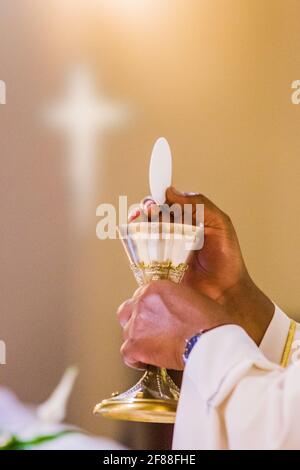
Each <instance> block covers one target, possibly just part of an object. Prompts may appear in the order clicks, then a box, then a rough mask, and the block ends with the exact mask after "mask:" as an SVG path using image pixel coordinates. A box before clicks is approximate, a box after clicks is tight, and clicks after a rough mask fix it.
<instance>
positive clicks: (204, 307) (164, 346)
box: [118, 281, 242, 370]
mask: <svg viewBox="0 0 300 470" xmlns="http://www.w3.org/2000/svg"><path fill="white" fill-rule="evenodd" d="M118 317H119V321H120V323H121V325H122V326H123V338H124V343H123V345H122V347H121V354H122V356H123V359H124V362H125V363H126V364H127V365H129V366H131V367H136V368H143V367H144V364H151V365H154V366H158V367H165V368H167V369H175V370H182V369H183V365H184V364H183V360H182V355H183V352H184V348H185V341H186V339H189V338H191V337H192V336H193V335H195V334H196V333H199V332H200V331H202V330H206V329H211V328H213V327H216V326H219V325H223V324H227V323H236V324H240V323H241V322H242V317H238V316H237V317H233V316H232V315H230V314H229V313H228V312H227V311H226V309H225V308H224V307H222V306H221V305H219V304H218V303H217V302H215V301H213V300H211V299H209V298H208V297H206V296H204V295H200V294H199V293H197V292H196V291H195V290H194V289H191V288H190V287H188V286H184V285H180V284H175V283H173V282H170V281H153V282H152V283H150V284H148V285H146V286H144V287H142V288H139V289H138V290H137V291H136V293H135V294H134V296H133V298H132V299H130V300H128V301H126V302H124V304H122V305H121V306H120V308H119V310H118Z"/></svg>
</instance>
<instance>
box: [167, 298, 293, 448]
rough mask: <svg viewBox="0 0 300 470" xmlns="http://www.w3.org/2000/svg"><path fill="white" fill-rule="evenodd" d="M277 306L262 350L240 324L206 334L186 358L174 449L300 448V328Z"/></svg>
mask: <svg viewBox="0 0 300 470" xmlns="http://www.w3.org/2000/svg"><path fill="white" fill-rule="evenodd" d="M290 324H291V320H290V319H289V318H288V317H287V315H285V313H283V312H282V311H281V310H280V309H279V308H278V307H277V306H276V308H275V313H274V316H273V319H272V321H271V323H270V325H269V328H268V330H267V331H266V334H265V336H264V338H263V340H262V343H261V345H260V348H258V347H257V345H256V344H255V343H254V342H253V341H252V339H251V338H250V337H249V336H248V335H247V334H246V332H245V331H244V330H243V329H242V328H240V327H238V326H235V325H226V326H221V327H219V328H216V329H214V330H212V331H210V332H207V333H205V334H204V335H203V336H201V338H200V340H199V341H198V343H197V344H196V345H195V347H194V349H193V350H192V352H191V354H190V357H189V359H188V361H187V364H186V367H185V370H184V376H183V383H182V388H181V394H180V400H179V405H178V410H177V417H176V423H175V430H174V438H173V449H184V450H188V449H190V450H195V449H213V450H217V449H219V450H222V449H224V450H225V449H273V450H275V449H300V427H299V422H300V325H299V324H297V325H296V331H295V335H294V338H293V344H292V348H291V352H290V356H289V363H288V366H287V367H286V368H283V367H281V366H280V361H281V358H282V354H283V351H284V348H285V344H286V341H287V337H288V334H289V329H290Z"/></svg>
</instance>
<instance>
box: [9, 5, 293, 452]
mask: <svg viewBox="0 0 300 470" xmlns="http://www.w3.org/2000/svg"><path fill="white" fill-rule="evenodd" d="M299 14H300V5H299V2H298V1H297V0H285V1H283V0H264V1H263V2H261V1H259V0H244V1H243V2H241V1H240V0H226V1H225V0H202V1H201V2H200V1H199V0H187V1H185V2H183V1H180V0H172V1H170V0H169V1H168V0H159V1H158V0H157V1H149V0H139V1H138V0H89V1H88V2H87V1H86V0H73V1H70V0H51V1H43V2H41V1H38V0H23V1H22V2H20V1H17V0H2V1H1V3H0V79H2V80H5V82H6V85H7V104H6V105H5V106H1V107H0V145H1V184H0V211H1V216H2V224H1V234H0V237H1V238H0V246H1V251H0V253H1V264H0V286H1V317H0V318H1V322H0V337H1V338H2V339H4V340H5V341H6V344H7V362H8V363H7V365H6V366H2V367H1V384H4V385H8V386H10V387H12V388H13V389H14V390H15V391H16V393H17V394H18V395H19V396H20V397H21V398H22V399H23V400H26V401H31V402H39V401H42V400H44V399H45V398H46V397H47V395H48V394H49V392H50V391H51V389H52V388H53V387H54V386H55V384H56V382H57V381H58V380H59V378H60V375H61V374H62V372H63V370H64V369H65V368H66V366H67V365H69V364H74V363H75V364H78V365H79V367H80V371H81V373H80V376H79V379H78V381H77V384H76V387H75V389H74V393H73V396H72V400H71V404H70V409H69V419H70V420H71V421H72V422H76V423H78V424H80V425H81V426H84V427H86V428H87V429H88V430H90V431H93V432H95V433H99V434H101V433H102V434H105V435H109V436H114V437H118V438H120V437H121V438H122V437H124V435H125V433H126V434H127V436H128V435H129V436H130V439H129V441H130V442H131V443H133V442H135V445H136V446H138V445H141V444H139V443H140V442H141V441H142V440H143V439H144V438H143V437H141V436H143V433H141V432H140V431H141V428H140V427H139V425H132V426H131V427H130V428H128V427H127V425H126V424H123V423H116V422H111V421H106V420H101V419H96V418H94V417H93V416H92V414H91V410H92V408H93V406H94V404H95V403H96V402H98V401H100V400H101V399H102V398H103V397H105V396H107V395H109V394H110V393H111V391H113V390H115V389H120V388H122V386H123V387H124V388H125V387H126V386H127V385H129V384H131V383H132V382H133V376H134V372H131V371H128V369H127V368H126V367H124V366H123V365H122V364H121V360H120V357H119V347H120V332H119V328H118V325H117V322H116V319H115V311H116V308H117V306H118V305H119V303H120V302H122V301H123V300H124V299H125V298H127V297H128V296H130V294H131V292H132V291H133V289H134V288H135V283H134V280H133V278H132V277H131V273H130V272H129V268H128V265H127V261H126V258H125V255H124V254H123V252H122V248H121V246H120V243H119V242H118V241H102V242H100V241H99V240H97V239H96V236H95V227H96V223H97V218H96V217H95V209H96V207H97V205H98V204H99V203H101V202H112V203H116V202H117V198H118V195H119V194H127V195H128V197H129V201H130V202H131V203H133V202H137V201H139V200H140V199H141V198H142V197H143V196H144V195H145V194H146V193H147V192H148V185H147V171H148V163H149V155H150V152H151V148H152V144H153V142H154V141H155V139H156V138H157V137H158V136H160V135H165V136H166V137H167V138H168V140H169V141H170V143H171V146H172V149H173V154H174V184H175V185H176V186H177V187H178V188H179V189H183V190H193V191H201V192H204V193H205V194H207V195H208V196H209V197H210V198H211V199H213V200H214V201H215V202H216V203H217V204H218V205H220V206H221V207H222V208H223V209H224V210H225V211H227V212H228V213H230V215H231V216H232V219H233V221H234V223H235V225H236V228H237V231H238V234H239V237H240V242H241V245H242V248H243V252H244V255H245V258H246V261H247V264H248V266H249V269H250V272H251V274H252V275H253V277H254V278H255V280H256V281H257V283H258V285H259V286H260V287H261V288H262V289H263V290H264V291H265V292H267V293H268V295H269V296H271V297H272V299H274V300H275V301H276V302H277V303H278V304H279V305H280V306H281V307H282V308H283V309H285V310H286V311H287V312H288V313H289V314H291V315H293V316H295V317H296V318H297V315H298V318H300V317H299V315H300V296H299V284H300V263H299V260H300V251H299V235H300V218H299V214H300V211H299V209H300V207H299V206H300V202H299V201H300V198H299V177H300V158H299V154H300V105H299V106H295V105H293V104H292V103H291V98H290V97H291V91H292V90H291V83H292V81H294V80H296V79H300V56H299V50H298V47H297V44H298V43H299V39H300V29H299V22H298V18H299ZM74 64H83V65H84V66H85V67H86V68H87V69H88V70H89V71H90V73H91V74H92V76H93V78H94V81H95V87H96V91H97V90H98V91H99V93H100V94H101V93H102V94H103V93H104V94H105V96H107V97H108V98H109V99H112V100H113V101H116V102H119V103H121V104H126V105H127V106H128V107H129V108H130V110H131V111H130V119H128V120H127V121H126V122H124V123H123V124H122V125H120V126H119V127H118V128H116V129H114V130H113V131H112V132H110V131H108V132H105V134H103V135H102V139H101V142H98V144H99V145H98V147H97V158H96V160H95V165H94V174H95V176H96V186H95V191H94V192H93V195H92V200H91V204H90V206H89V210H88V215H87V220H86V223H85V224H84V227H83V231H81V232H79V231H78V229H77V227H76V224H75V223H74V217H73V212H72V211H73V207H72V202H73V201H72V197H71V195H70V190H69V185H68V177H67V171H68V165H70V163H68V162H69V161H68V159H67V156H66V142H65V139H64V138H63V136H58V134H57V133H55V132H53V130H50V129H49V128H47V126H45V125H44V124H45V123H44V122H43V119H42V118H41V114H42V112H43V109H44V107H45V106H46V104H47V102H48V101H49V100H51V99H53V98H57V97H58V96H59V94H60V93H62V92H63V90H64V88H63V87H64V77H65V76H66V75H67V73H68V70H69V69H70V68H72V67H73V66H74ZM98 91H97V93H98ZM100 144H101V145H100ZM128 429H129V431H128ZM148 430H149V431H148V434H151V433H155V432H156V428H155V427H151V428H148ZM128 432H129V434H128ZM143 432H145V431H143ZM146 432H147V431H146ZM138 436H140V437H138ZM127 442H128V440H127Z"/></svg>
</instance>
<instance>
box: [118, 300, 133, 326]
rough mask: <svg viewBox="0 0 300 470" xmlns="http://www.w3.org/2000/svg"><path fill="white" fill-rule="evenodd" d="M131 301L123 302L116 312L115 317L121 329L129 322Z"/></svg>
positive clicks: (131, 307)
mask: <svg viewBox="0 0 300 470" xmlns="http://www.w3.org/2000/svg"><path fill="white" fill-rule="evenodd" d="M133 302H134V301H133V299H128V300H125V302H123V303H122V304H121V305H120V307H119V308H118V310H117V317H118V320H119V323H120V325H121V326H122V328H124V326H125V325H126V323H127V322H128V321H129V320H130V317H131V315H132V309H133Z"/></svg>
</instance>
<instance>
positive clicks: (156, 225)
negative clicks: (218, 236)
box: [94, 222, 204, 423]
mask: <svg viewBox="0 0 300 470" xmlns="http://www.w3.org/2000/svg"><path fill="white" fill-rule="evenodd" d="M203 232H204V230H203V226H197V227H196V226H193V225H186V224H178V223H168V222H139V223H130V224H126V225H122V226H120V227H119V233H120V237H121V239H122V242H123V245H124V248H125V251H126V253H127V256H128V258H129V261H130V267H131V269H132V271H133V274H134V276H135V279H136V281H137V283H138V285H139V286H143V285H145V284H147V283H149V282H152V281H156V280H161V279H169V280H170V281H173V282H176V283H179V282H180V281H181V280H182V278H183V276H184V274H185V272H186V271H187V269H188V262H189V258H190V256H191V253H192V251H194V250H196V249H197V250H198V249H200V248H201V247H202V245H203ZM179 392H180V390H179V388H178V387H177V385H176V384H175V383H174V382H173V380H172V379H171V377H170V376H169V374H168V372H167V370H166V369H163V368H158V367H154V366H147V369H146V371H145V373H144V375H143V376H142V378H141V379H140V380H139V381H138V382H137V384H136V385H134V386H133V387H131V388H130V389H129V390H127V391H126V392H123V393H120V394H118V393H113V394H112V396H111V397H110V398H108V399H106V400H103V401H102V402H101V403H99V404H97V405H96V406H95V409H94V413H95V414H97V415H102V416H105V417H109V418H113V419H120V420H127V421H140V422H151V423H174V421H175V415H176V408H177V403H178V399H179Z"/></svg>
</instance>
